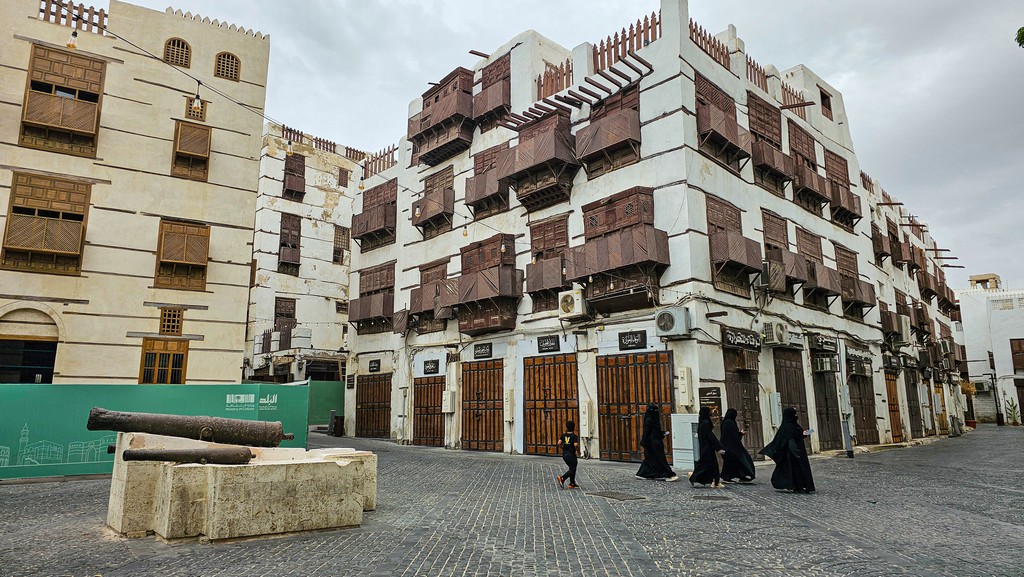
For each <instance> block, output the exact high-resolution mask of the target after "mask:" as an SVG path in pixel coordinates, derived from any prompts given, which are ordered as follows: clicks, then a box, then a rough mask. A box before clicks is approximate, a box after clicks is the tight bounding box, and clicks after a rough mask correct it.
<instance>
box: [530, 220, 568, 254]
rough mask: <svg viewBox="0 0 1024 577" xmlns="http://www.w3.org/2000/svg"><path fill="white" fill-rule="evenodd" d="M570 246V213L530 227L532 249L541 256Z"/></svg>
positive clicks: (557, 252) (562, 251)
mask: <svg viewBox="0 0 1024 577" xmlns="http://www.w3.org/2000/svg"><path fill="white" fill-rule="evenodd" d="M567 246H569V215H568V214H565V215H562V216H559V217H556V218H552V219H549V220H545V221H544V222H540V223H537V224H535V225H532V226H531V227H530V251H531V252H532V253H533V255H534V256H537V257H539V258H550V257H553V256H557V255H560V254H562V253H564V252H565V248H566V247H567Z"/></svg>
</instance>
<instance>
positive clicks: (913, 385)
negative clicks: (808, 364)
mask: <svg viewBox="0 0 1024 577" xmlns="http://www.w3.org/2000/svg"><path fill="white" fill-rule="evenodd" d="M903 382H904V385H905V386H906V388H907V412H908V413H910V435H911V436H912V437H914V438H915V439H920V438H922V437H924V415H923V414H921V394H920V388H919V387H918V386H917V369H906V370H905V371H903Z"/></svg>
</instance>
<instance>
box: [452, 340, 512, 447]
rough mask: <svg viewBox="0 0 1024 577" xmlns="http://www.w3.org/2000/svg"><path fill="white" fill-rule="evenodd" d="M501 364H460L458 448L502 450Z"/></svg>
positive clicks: (498, 362) (502, 378)
mask: <svg viewBox="0 0 1024 577" xmlns="http://www.w3.org/2000/svg"><path fill="white" fill-rule="evenodd" d="M504 368H505V365H504V361H502V360H500V359H499V360H493V361H477V362H472V363H462V448H463V449H467V450H470V451H499V452H500V451H502V450H503V449H504V442H503V440H504V437H505V435H504V424H503V423H502V416H503V410H504V406H505V403H504V399H503V397H502V394H503V392H504V387H503V386H502V384H503V382H504V374H505V371H504Z"/></svg>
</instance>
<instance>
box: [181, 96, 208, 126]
mask: <svg viewBox="0 0 1024 577" xmlns="http://www.w3.org/2000/svg"><path fill="white" fill-rule="evenodd" d="M185 118H189V119H191V120H198V121H199V122H206V101H205V100H200V101H199V106H198V107H196V98H195V97H194V96H186V97H185Z"/></svg>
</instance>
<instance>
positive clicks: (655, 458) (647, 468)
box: [636, 405, 676, 479]
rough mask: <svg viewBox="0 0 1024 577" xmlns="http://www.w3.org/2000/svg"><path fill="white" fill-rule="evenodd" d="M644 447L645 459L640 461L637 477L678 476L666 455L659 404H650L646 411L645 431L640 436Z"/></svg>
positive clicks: (664, 477)
mask: <svg viewBox="0 0 1024 577" xmlns="http://www.w3.org/2000/svg"><path fill="white" fill-rule="evenodd" d="M640 446H641V447H643V449H644V461H643V463H640V470H639V471H637V472H636V476H637V477H643V478H644V479H671V478H673V477H675V476H676V474H675V472H674V471H672V467H670V466H669V464H668V459H667V458H666V457H665V431H664V430H663V429H662V428H661V410H660V409H659V408H658V406H657V405H648V407H647V412H646V413H644V431H643V435H642V436H641V437H640Z"/></svg>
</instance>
